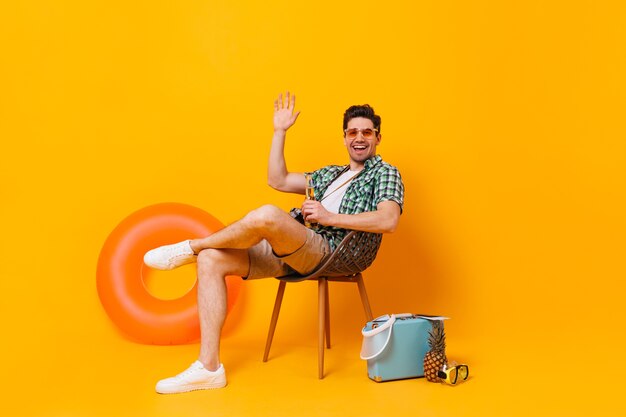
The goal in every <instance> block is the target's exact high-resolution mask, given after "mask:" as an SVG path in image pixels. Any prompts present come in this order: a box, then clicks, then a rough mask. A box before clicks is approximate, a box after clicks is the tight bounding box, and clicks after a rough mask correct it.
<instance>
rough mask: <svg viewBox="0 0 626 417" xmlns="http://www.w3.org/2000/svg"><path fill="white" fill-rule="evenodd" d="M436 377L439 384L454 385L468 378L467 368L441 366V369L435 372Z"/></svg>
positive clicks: (462, 366) (465, 366) (464, 366)
mask: <svg viewBox="0 0 626 417" xmlns="http://www.w3.org/2000/svg"><path fill="white" fill-rule="evenodd" d="M437 376H438V377H439V379H440V380H441V382H445V383H446V384H450V385H455V384H456V383H457V382H461V381H465V380H466V379H467V378H468V377H469V367H468V366H467V365H453V366H450V367H448V366H446V365H444V366H443V369H442V370H440V371H438V372H437Z"/></svg>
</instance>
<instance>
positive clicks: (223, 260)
mask: <svg viewBox="0 0 626 417" xmlns="http://www.w3.org/2000/svg"><path fill="white" fill-rule="evenodd" d="M306 236H307V229H306V228H305V227H304V226H303V225H301V224H300V223H298V222H297V221H295V220H294V219H293V218H292V217H291V216H290V215H289V214H287V213H285V212H284V211H283V210H281V209H279V208H278V207H275V206H269V205H268V206H263V207H260V208H258V209H256V210H253V211H252V212H250V213H249V214H248V215H246V216H245V217H244V218H243V219H241V220H239V221H237V222H235V223H233V224H231V225H229V226H227V227H225V228H224V229H222V230H220V231H218V232H216V233H214V234H212V235H210V236H209V237H206V238H203V239H196V240H192V241H191V242H190V243H191V247H192V249H193V250H194V252H196V253H198V259H197V262H198V314H199V318H200V328H201V343H200V356H199V361H200V362H202V364H203V365H204V366H205V367H206V368H207V369H208V370H210V371H212V370H215V369H217V368H218V367H219V365H220V359H219V346H220V333H221V329H222V326H223V324H224V320H225V318H226V303H227V293H226V283H225V278H226V276H227V275H239V276H247V275H248V273H249V259H248V251H247V249H248V248H250V247H252V246H254V245H255V244H257V243H259V242H260V241H261V240H262V239H266V240H267V241H268V242H269V243H270V245H271V246H272V249H273V250H274V252H276V253H277V254H278V255H286V254H289V253H293V252H295V251H296V250H298V249H299V248H300V247H301V246H302V245H304V243H305V242H306Z"/></svg>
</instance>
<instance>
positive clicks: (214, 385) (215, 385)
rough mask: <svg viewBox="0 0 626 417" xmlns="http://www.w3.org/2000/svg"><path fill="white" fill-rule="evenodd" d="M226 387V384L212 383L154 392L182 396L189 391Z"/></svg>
mask: <svg viewBox="0 0 626 417" xmlns="http://www.w3.org/2000/svg"><path fill="white" fill-rule="evenodd" d="M226 385H227V383H226V382H219V383H216V382H212V383H208V384H194V385H184V386H182V387H176V388H172V389H171V390H168V389H162V390H160V391H159V390H156V392H157V393H158V394H182V393H185V392H191V391H199V390H206V389H219V388H224V387H225V386H226Z"/></svg>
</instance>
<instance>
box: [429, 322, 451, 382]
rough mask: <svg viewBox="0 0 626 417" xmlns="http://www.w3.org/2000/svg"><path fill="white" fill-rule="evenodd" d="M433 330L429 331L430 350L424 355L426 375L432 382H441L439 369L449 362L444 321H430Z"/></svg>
mask: <svg viewBox="0 0 626 417" xmlns="http://www.w3.org/2000/svg"><path fill="white" fill-rule="evenodd" d="M430 323H431V325H432V331H430V332H428V346H429V347H430V350H429V351H428V353H426V356H424V376H425V377H426V379H427V380H429V381H430V382H439V377H438V376H437V371H439V370H441V368H443V365H444V364H447V363H448V359H447V358H446V333H445V332H444V331H443V321H442V320H433V321H431V322H430Z"/></svg>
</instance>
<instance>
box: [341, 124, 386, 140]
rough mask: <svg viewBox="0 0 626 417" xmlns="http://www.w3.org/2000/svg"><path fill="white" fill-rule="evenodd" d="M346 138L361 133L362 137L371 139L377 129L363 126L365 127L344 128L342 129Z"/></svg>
mask: <svg viewBox="0 0 626 417" xmlns="http://www.w3.org/2000/svg"><path fill="white" fill-rule="evenodd" d="M343 132H344V133H345V135H346V138H348V139H356V137H357V136H358V135H359V133H361V136H363V138H364V139H372V138H374V137H375V136H376V135H377V134H378V130H377V129H371V128H369V127H368V128H365V129H357V128H352V129H346V130H344V131H343Z"/></svg>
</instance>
